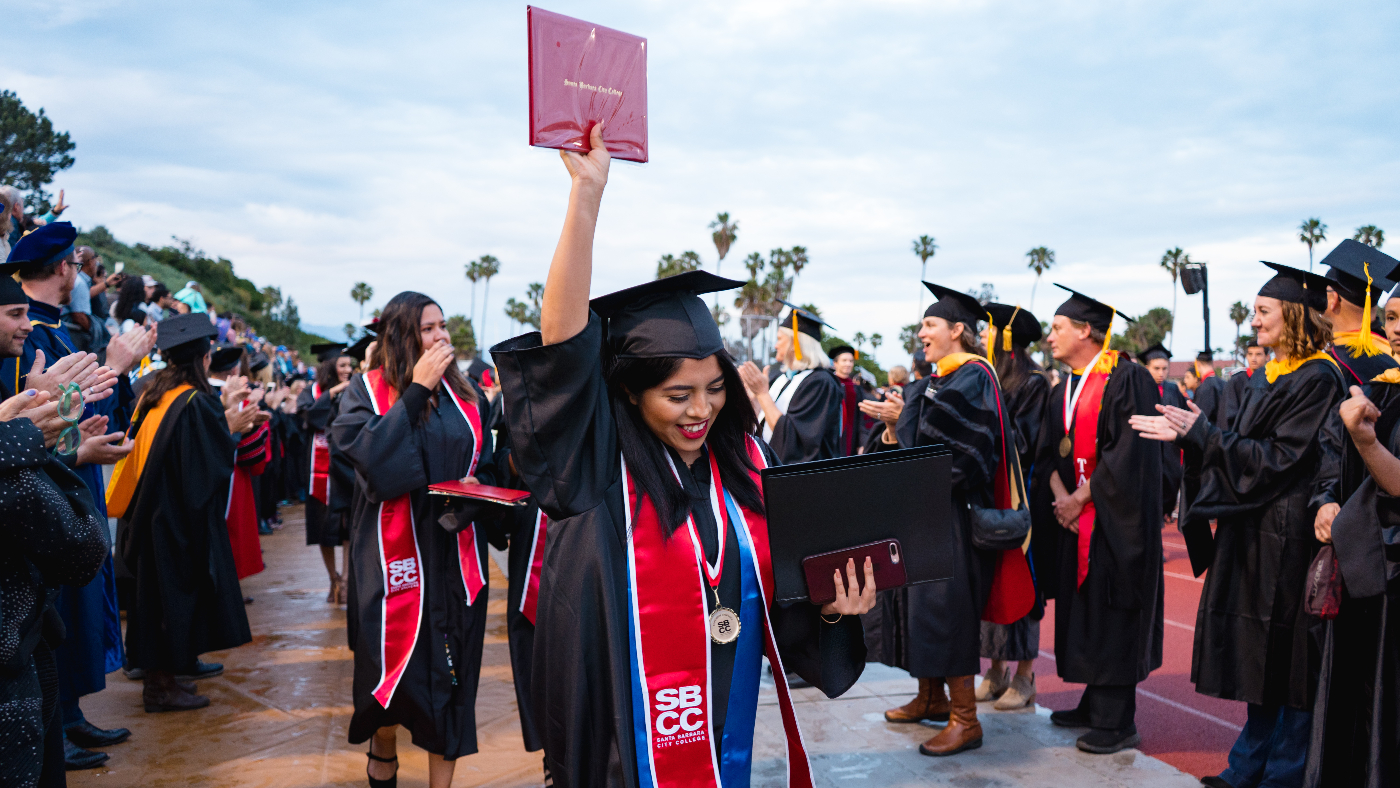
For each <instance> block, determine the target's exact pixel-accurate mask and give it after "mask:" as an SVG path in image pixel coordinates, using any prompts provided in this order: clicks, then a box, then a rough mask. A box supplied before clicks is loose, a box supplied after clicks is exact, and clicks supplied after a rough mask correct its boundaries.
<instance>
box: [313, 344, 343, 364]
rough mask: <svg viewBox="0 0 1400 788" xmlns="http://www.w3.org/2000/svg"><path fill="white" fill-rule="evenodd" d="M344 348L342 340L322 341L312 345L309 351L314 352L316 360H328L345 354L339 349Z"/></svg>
mask: <svg viewBox="0 0 1400 788" xmlns="http://www.w3.org/2000/svg"><path fill="white" fill-rule="evenodd" d="M343 350H345V343H344V342H324V343H322V344H319V345H312V346H311V352H312V353H315V354H316V360H317V361H330V360H331V359H333V358H336V357H338V356H342V355H345V354H344V353H342V352H341V351H343Z"/></svg>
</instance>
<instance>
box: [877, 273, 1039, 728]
mask: <svg viewBox="0 0 1400 788" xmlns="http://www.w3.org/2000/svg"><path fill="white" fill-rule="evenodd" d="M924 284H925V285H926V286H927V287H928V288H929V290H931V291H932V292H933V294H934V296H935V297H936V298H937V299H938V300H936V301H934V302H933V303H932V304H930V305H929V307H928V309H927V310H926V311H925V312H924V318H923V323H922V325H921V327H920V329H919V340H920V341H921V342H922V343H923V346H924V357H925V358H926V359H927V360H928V361H929V362H930V363H932V364H934V365H935V367H936V370H937V374H935V375H934V376H933V377H929V378H925V379H923V380H920V381H918V382H917V383H915V384H913V385H912V386H910V387H909V388H908V390H907V391H906V393H907V395H908V399H907V400H906V402H905V405H904V407H903V409H902V410H901V412H900V413H899V417H898V420H897V421H896V422H895V424H894V426H893V429H891V426H890V424H889V423H888V422H886V423H885V425H884V433H883V435H882V437H881V440H880V442H879V443H878V444H876V446H877V450H890V449H897V448H906V449H907V448H912V447H915V446H927V445H930V444H945V445H947V446H948V447H949V448H950V449H952V451H953V463H952V470H953V473H952V476H951V479H950V481H951V487H952V495H953V500H952V511H953V512H954V513H955V515H956V516H957V525H956V527H954V528H953V529H951V533H952V535H953V539H954V542H953V544H950V545H948V550H949V552H950V553H951V555H952V556H953V577H952V579H951V580H950V581H948V582H942V583H925V584H923V585H916V586H910V587H907V588H900V589H896V590H894V591H893V592H891V593H888V594H884V595H883V596H882V597H881V616H880V617H881V623H882V631H883V634H884V642H883V644H882V649H881V651H882V654H883V656H884V658H885V660H886V663H887V664H891V665H893V666H895V667H902V668H905V669H906V670H908V671H909V673H910V675H912V676H914V677H915V678H917V679H919V693H918V695H916V696H915V697H914V699H913V700H911V701H910V702H909V703H907V704H905V705H903V706H900V707H898V708H894V709H890V710H889V711H886V712H885V719H886V720H889V721H890V722H920V721H923V720H933V721H941V720H943V719H946V720H947V721H948V725H947V727H945V728H944V729H943V731H942V732H940V733H939V734H938V735H936V736H934V737H933V738H931V739H929V740H928V741H926V742H924V743H923V744H922V745H920V747H919V752H921V753H923V754H925V755H933V756H947V755H954V754H956V753H958V752H962V751H963V750H968V749H974V748H977V747H980V746H982V726H981V723H979V722H978V720H977V701H976V697H975V695H976V687H974V686H973V678H974V676H975V675H976V673H977V672H978V670H979V668H980V667H981V659H980V656H979V655H980V647H981V631H982V627H981V622H982V620H983V618H984V617H988V618H991V616H986V611H987V610H988V607H989V604H988V603H989V601H990V600H991V598H992V594H993V579H994V575H995V573H996V571H997V566H998V561H999V560H1000V559H1001V555H1000V554H998V553H996V552H993V551H989V550H983V549H981V548H978V547H976V546H974V545H973V544H972V520H971V511H970V508H969V507H971V506H980V507H983V508H1007V507H1006V506H1005V503H1004V502H1001V501H998V500H996V494H997V492H998V491H999V490H998V488H999V487H1000V488H1001V491H1002V492H1006V489H1005V488H1006V478H1007V477H1006V474H1007V473H1008V465H1007V464H1008V462H1010V461H1011V460H1010V458H1011V456H1012V452H1014V451H1015V442H1014V435H1015V432H1014V428H1013V427H1012V421H1011V420H1012V412H1011V410H1010V409H1009V408H1007V407H1006V406H1005V403H1004V401H1003V400H1004V397H1003V396H1002V393H1001V388H1000V386H999V384H998V383H997V379H996V374H995V372H994V370H993V369H992V366H991V364H990V363H989V362H988V361H987V359H986V355H985V354H986V351H985V349H984V348H983V347H982V344H981V341H980V339H979V338H978V333H977V324H978V321H979V318H980V316H981V315H983V314H985V313H984V312H983V310H982V305H981V304H979V303H978V302H977V299H975V298H973V297H971V296H969V295H967V294H965V293H960V292H958V291H956V290H953V289H951V288H946V287H942V286H940V285H934V284H929V283H928V282H925V283H924ZM1013 465H1014V463H1013ZM1016 478H1017V480H1018V481H1019V474H1017V477H1016ZM1014 552H1015V553H1016V554H1017V556H1016V557H1017V558H1019V560H1020V568H1021V571H1022V572H1023V574H1024V577H1023V579H1024V581H1025V586H1024V591H1025V594H1024V595H1023V598H1022V599H1021V600H1020V602H1022V604H1020V605H1019V607H1018V608H1017V609H1016V611H1015V613H1014V615H1010V616H1008V617H1006V618H1005V619H1004V620H1002V621H1001V623H1003V624H1011V623H1013V622H1015V621H1017V620H1019V619H1021V618H1022V617H1023V616H1025V615H1026V614H1027V613H1029V612H1030V610H1031V608H1032V606H1033V604H1034V592H1033V590H1032V588H1031V584H1030V571H1029V567H1028V565H1027V564H1026V561H1025V557H1024V555H1022V554H1021V553H1020V551H1019V550H1017V551H1014ZM945 685H946V686H947V694H946V695H945V694H944V686H945Z"/></svg>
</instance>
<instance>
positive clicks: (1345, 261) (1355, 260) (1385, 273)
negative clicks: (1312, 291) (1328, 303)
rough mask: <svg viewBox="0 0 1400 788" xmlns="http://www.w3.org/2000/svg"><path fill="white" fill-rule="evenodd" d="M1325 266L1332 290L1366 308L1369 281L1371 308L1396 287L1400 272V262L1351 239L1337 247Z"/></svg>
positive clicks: (1323, 261)
mask: <svg viewBox="0 0 1400 788" xmlns="http://www.w3.org/2000/svg"><path fill="white" fill-rule="evenodd" d="M1322 265H1326V266H1330V267H1331V268H1330V269H1329V270H1328V271H1327V278H1328V279H1330V280H1332V289H1333V290H1336V291H1337V295H1339V296H1341V297H1342V298H1345V299H1346V300H1347V301H1350V302H1351V303H1353V304H1355V305H1357V306H1364V305H1365V303H1366V277H1367V273H1368V271H1369V274H1370V278H1371V304H1372V305H1374V304H1375V303H1376V299H1378V298H1380V297H1381V296H1382V295H1384V294H1385V293H1387V292H1389V291H1390V289H1391V288H1393V287H1395V277H1396V275H1397V274H1398V273H1400V271H1397V269H1398V268H1400V260H1396V259H1395V258H1394V257H1391V256H1390V255H1388V254H1386V253H1384V252H1382V251H1381V250H1379V249H1373V248H1371V247H1369V246H1367V245H1366V244H1363V243H1361V242H1360V241H1353V240H1352V239H1350V238H1347V239H1345V240H1343V241H1342V242H1341V243H1339V244H1337V248H1335V249H1333V250H1332V251H1330V252H1328V253H1327V256H1326V257H1324V258H1322Z"/></svg>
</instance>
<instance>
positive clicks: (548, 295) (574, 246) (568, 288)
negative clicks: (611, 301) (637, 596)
mask: <svg viewBox="0 0 1400 788" xmlns="http://www.w3.org/2000/svg"><path fill="white" fill-rule="evenodd" d="M589 144H590V145H591V146H592V148H593V149H592V150H591V151H589V152H588V153H587V154H583V153H575V152H572V151H564V150H561V151H559V155H560V157H561V158H563V159H564V166H565V167H566V168H568V170H569V177H570V178H572V179H573V186H572V187H571V188H570V189H569V208H568V210H567V211H566V212H565V214H564V229H563V231H561V232H560V233H559V245H558V246H557V247H556V248H555V249H554V259H553V260H551V261H550V263H549V278H547V279H546V280H545V287H544V303H543V304H542V305H541V306H540V338H541V340H542V341H543V342H544V344H546V345H554V344H558V343H560V342H563V341H565V340H567V339H571V338H572V337H574V336H576V335H577V334H578V333H579V332H581V331H583V329H584V328H586V327H587V326H588V289H589V284H590V282H591V281H592V279H593V234H594V231H595V230H596V229H597V226H598V207H599V206H600V205H601V204H602V202H603V188H604V187H605V186H607V185H608V164H609V163H610V161H611V159H612V157H611V156H609V155H608V149H607V148H606V147H605V146H604V145H603V124H601V123H599V124H597V125H595V126H594V127H593V132H592V134H591V135H590V136H589Z"/></svg>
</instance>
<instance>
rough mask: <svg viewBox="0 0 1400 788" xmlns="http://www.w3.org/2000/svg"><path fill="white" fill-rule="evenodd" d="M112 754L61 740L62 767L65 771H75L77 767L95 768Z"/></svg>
mask: <svg viewBox="0 0 1400 788" xmlns="http://www.w3.org/2000/svg"><path fill="white" fill-rule="evenodd" d="M110 757H112V756H110V755H108V754H107V753H105V752H93V751H91V750H84V749H83V748H82V747H79V746H78V745H76V744H74V743H73V742H71V741H69V740H68V739H67V738H64V740H63V768H64V770H65V771H70V772H72V771H77V770H79V769H96V768H97V767H99V766H101V765H102V764H104V763H106V762H107V759H108V758H110Z"/></svg>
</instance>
